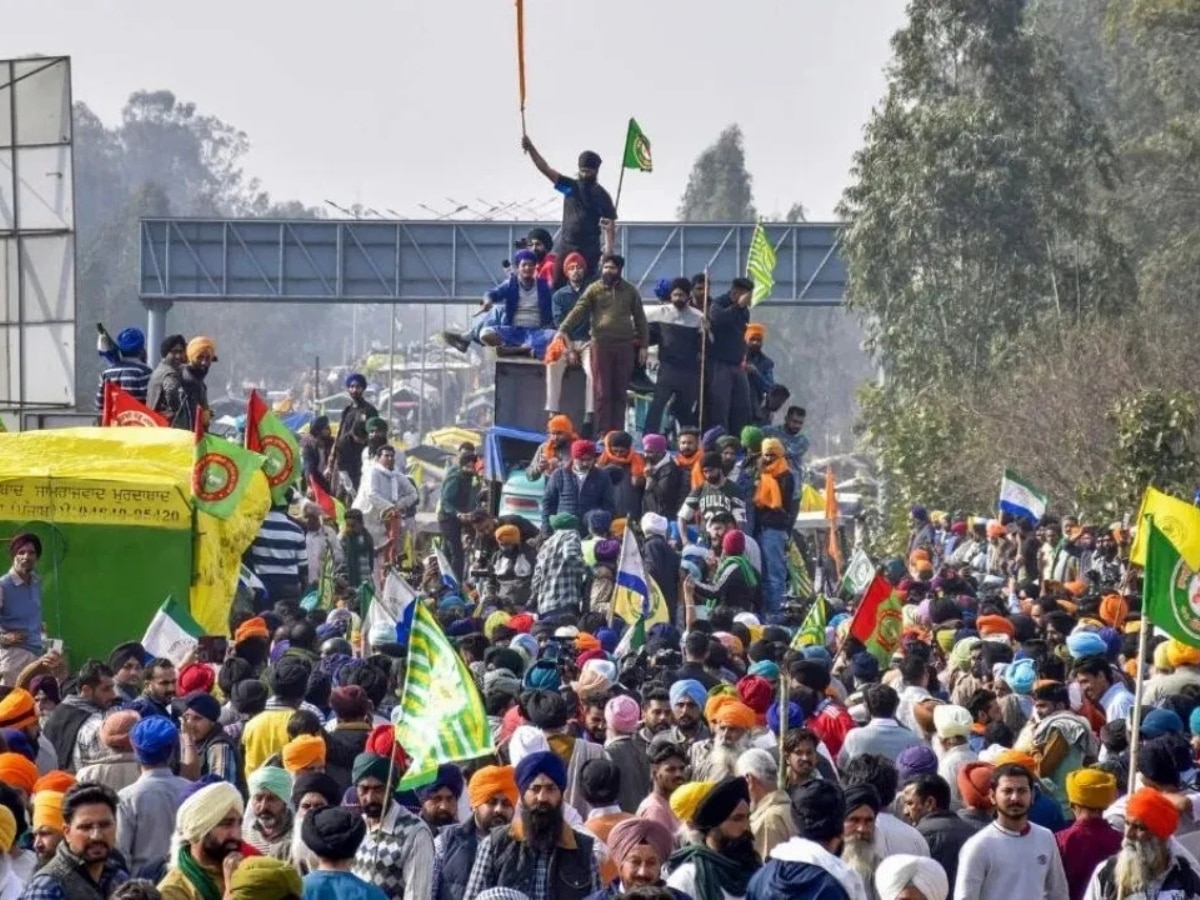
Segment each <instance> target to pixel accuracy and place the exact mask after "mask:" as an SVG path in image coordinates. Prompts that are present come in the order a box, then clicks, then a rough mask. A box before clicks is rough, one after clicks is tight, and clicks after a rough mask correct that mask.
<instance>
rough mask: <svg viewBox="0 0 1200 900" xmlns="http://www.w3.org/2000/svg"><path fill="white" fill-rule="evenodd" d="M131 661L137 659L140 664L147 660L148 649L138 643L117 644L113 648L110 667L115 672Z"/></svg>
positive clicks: (109, 659)
mask: <svg viewBox="0 0 1200 900" xmlns="http://www.w3.org/2000/svg"><path fill="white" fill-rule="evenodd" d="M131 659H136V660H137V661H138V662H139V663H141V662H144V661H145V659H146V648H145V647H143V646H142V645H141V644H139V643H138V642H137V641H129V642H128V643H125V644H117V646H116V647H114V648H113V652H112V653H110V654H109V657H108V667H109V668H110V669H112V670H113V671H114V672H115V671H117V670H118V669H120V668H121V667H122V666H123V665H125V663H127V662H129V661H130V660H131Z"/></svg>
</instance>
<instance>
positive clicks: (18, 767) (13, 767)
mask: <svg viewBox="0 0 1200 900" xmlns="http://www.w3.org/2000/svg"><path fill="white" fill-rule="evenodd" d="M37 780H38V770H37V766H35V765H34V764H33V763H32V762H31V761H30V760H29V759H28V758H26V757H24V756H22V755H21V754H20V753H0V781H2V782H4V783H5V784H7V785H11V786H12V787H15V788H17V790H21V791H24V792H25V793H26V794H32V793H33V786H34V785H35V784H37Z"/></svg>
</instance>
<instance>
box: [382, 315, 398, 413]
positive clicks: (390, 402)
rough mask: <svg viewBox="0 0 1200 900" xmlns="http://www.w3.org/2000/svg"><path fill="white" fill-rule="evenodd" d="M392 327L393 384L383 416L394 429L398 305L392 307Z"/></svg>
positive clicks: (389, 339) (391, 363)
mask: <svg viewBox="0 0 1200 900" xmlns="http://www.w3.org/2000/svg"><path fill="white" fill-rule="evenodd" d="M391 313H392V325H391V329H390V334H389V336H388V368H389V369H391V383H390V385H389V387H388V408H387V410H386V411H385V412H384V414H383V420H384V421H385V422H387V423H388V428H389V430H390V429H391V427H392V410H394V409H395V408H396V304H395V303H393V304H392V305H391Z"/></svg>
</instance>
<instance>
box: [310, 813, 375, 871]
mask: <svg viewBox="0 0 1200 900" xmlns="http://www.w3.org/2000/svg"><path fill="white" fill-rule="evenodd" d="M366 834H367V823H366V822H364V821H363V817H362V816H356V815H355V814H354V813H352V812H351V811H350V810H348V809H346V808H345V807H342V806H326V807H325V808H324V809H316V810H313V811H312V812H310V813H309V814H308V815H307V816H305V817H304V824H303V825H301V826H300V837H301V839H302V840H303V841H304V844H305V846H307V847H308V849H309V850H311V851H312V852H313V853H315V854H316V855H317V856H318V857H319V858H321V859H328V860H332V861H334V862H341V861H342V860H347V859H353V858H354V854H355V853H357V852H358V845H359V844H361V843H362V842H363V838H364V837H365V836H366Z"/></svg>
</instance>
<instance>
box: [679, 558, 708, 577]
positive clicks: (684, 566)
mask: <svg viewBox="0 0 1200 900" xmlns="http://www.w3.org/2000/svg"><path fill="white" fill-rule="evenodd" d="M679 571H681V572H683V573H684V574H685V575H691V576H692V580H693V581H703V580H704V575H703V573H702V572H701V571H700V567H699V566H698V565H696V564H695V563H694V562H692V561H691V560H690V559H685V560H684V561H683V562H681V563H680V564H679Z"/></svg>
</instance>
